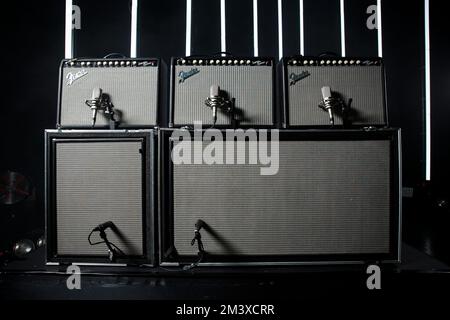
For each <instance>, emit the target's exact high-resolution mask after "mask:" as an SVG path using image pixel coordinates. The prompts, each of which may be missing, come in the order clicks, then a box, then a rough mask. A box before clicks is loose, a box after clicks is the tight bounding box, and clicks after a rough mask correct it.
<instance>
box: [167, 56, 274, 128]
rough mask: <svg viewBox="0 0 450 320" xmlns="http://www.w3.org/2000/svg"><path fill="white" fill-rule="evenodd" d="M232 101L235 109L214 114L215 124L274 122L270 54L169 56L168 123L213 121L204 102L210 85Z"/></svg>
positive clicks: (272, 71)
mask: <svg viewBox="0 0 450 320" xmlns="http://www.w3.org/2000/svg"><path fill="white" fill-rule="evenodd" d="M212 85H218V86H219V87H220V95H221V96H223V97H224V98H225V99H226V100H228V101H230V102H231V103H232V104H233V105H234V112H232V113H224V112H222V111H220V110H219V112H218V114H217V122H216V126H217V127H233V126H236V127H267V126H274V125H275V124H276V121H277V119H276V111H275V63H274V60H273V59H272V58H259V57H252V58H242V57H240V58H239V57H207V56H205V57H186V58H172V63H171V83H170V90H171V93H170V116H169V118H170V121H169V124H170V126H171V127H180V126H192V125H193V124H194V122H195V121H201V122H202V124H203V125H205V126H211V125H212V111H211V109H209V108H208V107H206V105H205V100H206V99H207V98H208V97H209V94H210V87H211V86H212Z"/></svg>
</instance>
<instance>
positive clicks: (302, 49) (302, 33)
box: [299, 0, 305, 56]
mask: <svg viewBox="0 0 450 320" xmlns="http://www.w3.org/2000/svg"><path fill="white" fill-rule="evenodd" d="M299 5H300V54H301V55H302V56H303V55H305V25H304V11H303V0H300V3H299Z"/></svg>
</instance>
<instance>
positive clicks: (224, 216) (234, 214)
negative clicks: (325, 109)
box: [159, 129, 401, 266]
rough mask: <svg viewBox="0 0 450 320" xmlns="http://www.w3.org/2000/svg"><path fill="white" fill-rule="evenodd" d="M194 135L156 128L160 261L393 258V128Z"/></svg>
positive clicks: (396, 228) (396, 149) (396, 202)
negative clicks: (158, 145)
mask: <svg viewBox="0 0 450 320" xmlns="http://www.w3.org/2000/svg"><path fill="white" fill-rule="evenodd" d="M238 131H241V132H238ZM228 132H234V133H231V134H230V136H228V138H227V142H226V143H225V147H224V145H223V144H221V141H222V140H221V137H220V136H223V137H225V136H226V135H228ZM242 132H244V133H245V134H244V135H242ZM202 133H204V132H201V131H196V132H193V131H188V130H174V131H170V130H168V129H166V130H162V131H161V134H160V136H159V139H160V142H159V144H160V156H161V159H160V161H161V162H160V163H161V166H162V167H161V175H162V176H161V179H160V184H161V185H160V190H161V192H162V193H161V202H160V204H161V212H160V223H161V224H160V230H161V231H160V239H161V240H160V259H161V264H162V265H167V266H169V265H179V264H181V265H182V264H191V263H197V264H200V265H209V264H210V265H215V264H219V265H221V264H232V265H235V264H236V265H237V264H258V265H261V264H268V265H272V264H274V265H276V264H303V263H310V264H311V263H312V264H314V263H361V262H371V261H382V262H391V263H396V262H398V261H399V259H400V244H401V241H400V227H401V223H400V217H401V205H400V201H401V194H400V190H399V189H400V186H401V177H400V172H401V168H400V166H401V155H400V149H401V146H400V131H399V130H394V129H379V130H374V131H363V130H341V131H338V130H304V131H291V130H285V131H280V132H278V133H276V132H270V131H269V132H267V131H266V130H258V131H257V130H254V131H253V132H248V131H244V130H235V131H233V130H227V133H225V131H219V130H216V132H215V133H214V139H212V138H211V137H212V135H211V134H208V133H206V132H205V135H204V136H203V137H202ZM218 135H219V136H218ZM234 135H237V137H234ZM267 137H268V139H267ZM199 139H200V140H199ZM192 141H195V142H194V143H193V144H192V143H191V142H192ZM198 141H199V142H200V143H198ZM230 141H231V146H230V145H229V143H230ZM233 150H234V151H233ZM238 150H240V151H238ZM230 153H231V154H230ZM269 154H270V155H269Z"/></svg>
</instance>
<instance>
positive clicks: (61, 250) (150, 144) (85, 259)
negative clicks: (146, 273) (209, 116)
mask: <svg viewBox="0 0 450 320" xmlns="http://www.w3.org/2000/svg"><path fill="white" fill-rule="evenodd" d="M45 137H46V138H45V139H46V144H45V146H46V212H47V214H46V217H47V219H46V237H47V261H48V262H59V263H74V262H77V263H80V262H81V263H112V262H117V263H125V264H141V263H146V264H152V263H153V262H154V256H153V255H154V227H153V226H154V223H155V220H154V211H155V210H154V203H155V202H154V192H155V190H154V187H153V186H154V183H153V179H154V177H155V173H154V168H155V164H154V157H155V153H154V151H153V149H154V147H155V146H154V133H153V131H151V130H127V131H125V130H114V131H111V130H84V131H82V130H47V131H46V132H45ZM108 222H111V223H112V225H111V226H110V227H109V228H108V229H107V230H105V232H106V235H107V240H108V241H110V242H111V246H113V247H114V250H115V259H114V261H113V260H112V259H110V257H111V256H110V252H109V250H108V245H107V244H106V242H105V241H104V240H103V238H102V237H101V233H100V232H99V231H98V230H97V231H98V232H97V231H95V230H94V229H95V228H96V227H97V226H99V225H102V224H105V223H108Z"/></svg>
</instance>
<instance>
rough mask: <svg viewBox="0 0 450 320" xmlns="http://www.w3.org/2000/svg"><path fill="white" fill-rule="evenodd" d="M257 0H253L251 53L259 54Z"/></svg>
mask: <svg viewBox="0 0 450 320" xmlns="http://www.w3.org/2000/svg"><path fill="white" fill-rule="evenodd" d="M258 37H259V35H258V0H253V55H254V56H255V57H257V56H259V42H258V40H259V39H258Z"/></svg>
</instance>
